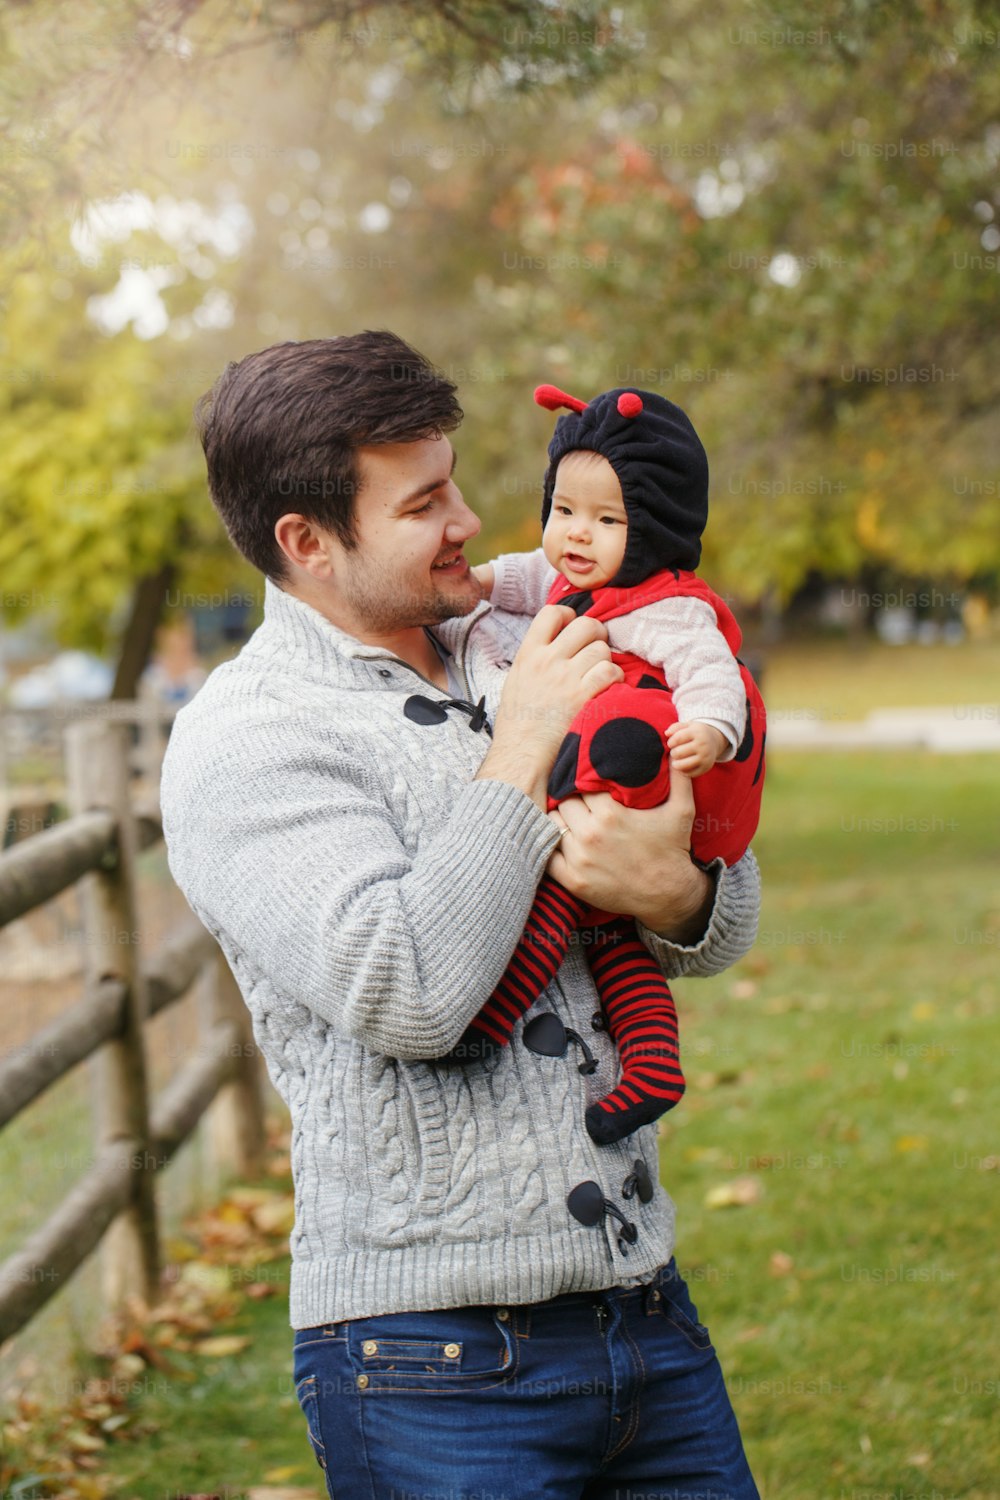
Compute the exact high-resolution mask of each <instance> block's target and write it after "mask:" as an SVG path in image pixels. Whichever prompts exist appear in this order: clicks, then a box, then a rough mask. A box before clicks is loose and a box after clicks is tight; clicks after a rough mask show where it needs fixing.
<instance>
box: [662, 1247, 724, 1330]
mask: <svg viewBox="0 0 1000 1500" xmlns="http://www.w3.org/2000/svg"><path fill="white" fill-rule="evenodd" d="M659 1286H660V1294H661V1302H660V1306H661V1308H662V1310H663V1316H664V1317H665V1318H666V1319H667V1321H668V1322H670V1323H672V1324H673V1325H674V1327H675V1328H676V1329H677V1330H678V1331H679V1332H680V1333H682V1334H683V1335H684V1337H685V1338H686V1339H687V1341H688V1343H689V1344H691V1345H692V1346H693V1347H694V1348H695V1349H711V1347H712V1335H711V1334H710V1333H709V1331H708V1329H707V1328H706V1327H705V1325H704V1323H701V1322H699V1321H698V1309H697V1308H696V1307H695V1305H694V1303H693V1302H692V1300H691V1293H690V1292H689V1291H688V1289H687V1283H686V1282H685V1280H684V1278H683V1277H682V1276H681V1274H680V1272H679V1271H678V1270H677V1268H676V1266H675V1265H674V1263H673V1261H671V1262H670V1265H669V1266H668V1267H667V1269H666V1270H665V1271H664V1273H663V1274H662V1276H661V1277H660V1283H659Z"/></svg>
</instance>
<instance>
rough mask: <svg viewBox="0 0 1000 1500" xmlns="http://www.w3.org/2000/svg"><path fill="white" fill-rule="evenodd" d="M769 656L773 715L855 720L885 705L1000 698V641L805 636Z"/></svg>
mask: <svg viewBox="0 0 1000 1500" xmlns="http://www.w3.org/2000/svg"><path fill="white" fill-rule="evenodd" d="M763 655H764V663H765V665H764V676H763V680H762V689H763V693H764V699H765V702H766V703H767V706H768V708H769V709H770V710H771V712H773V713H778V712H783V713H789V712H794V710H796V709H810V710H812V711H814V712H816V713H819V714H820V715H821V716H825V717H827V718H830V719H848V720H851V719H863V718H865V717H866V715H867V714H869V713H870V712H871V711H872V709H877V708H911V707H912V708H926V707H934V706H937V705H939V704H940V705H949V704H967V703H993V704H996V703H998V701H1000V691H998V688H997V683H998V682H1000V641H963V642H962V643H961V644H960V645H957V646H947V645H942V644H934V645H928V646H886V645H883V644H882V642H881V641H879V640H877V639H870V638H867V637H865V638H862V639H860V640H858V641H851V640H829V641H824V640H813V639H804V640H802V641H801V642H795V641H786V642H782V643H781V644H780V645H776V646H772V647H770V648H768V649H766V650H765V651H764V653H763Z"/></svg>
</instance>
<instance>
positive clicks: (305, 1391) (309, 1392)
mask: <svg viewBox="0 0 1000 1500" xmlns="http://www.w3.org/2000/svg"><path fill="white" fill-rule="evenodd" d="M295 1394H296V1396H297V1398H298V1403H299V1405H300V1406H301V1408H302V1415H303V1416H304V1417H305V1419H306V1431H307V1432H308V1434H309V1443H310V1446H311V1448H312V1451H313V1453H314V1454H315V1456H316V1462H317V1463H318V1464H319V1466H320V1468H321V1469H323V1470H324V1472H325V1470H326V1448H325V1447H324V1445H323V1438H322V1435H321V1432H320V1423H319V1398H318V1396H317V1391H316V1376H315V1375H305V1376H303V1378H302V1379H301V1380H300V1381H299V1382H298V1384H297V1385H296V1387H295Z"/></svg>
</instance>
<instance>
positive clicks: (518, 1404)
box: [294, 1260, 759, 1500]
mask: <svg viewBox="0 0 1000 1500" xmlns="http://www.w3.org/2000/svg"><path fill="white" fill-rule="evenodd" d="M294 1372H295V1390H296V1395H297V1396H298V1399H299V1404H300V1405H301V1407H302V1410H303V1413H304V1414H305V1418H306V1423H307V1426H308V1429H309V1440H310V1442H311V1444H312V1448H313V1452H314V1453H315V1455H316V1458H317V1460H318V1462H319V1464H320V1466H321V1467H322V1468H323V1470H324V1472H325V1476H326V1485H327V1490H328V1492H329V1494H330V1495H331V1496H332V1497H333V1500H539V1497H543V1496H544V1497H545V1500H759V1497H758V1492H757V1487H756V1485H755V1484H754V1482H753V1478H752V1477H751V1474H750V1469H749V1467H748V1465H747V1461H746V1457H745V1456H744V1453H743V1444H742V1441H741V1439H740V1433H739V1428H738V1427H737V1425H736V1418H735V1416H734V1414H733V1409H732V1407H731V1405H730V1403H729V1397H728V1395H727V1393H726V1388H725V1384H724V1383H723V1379H722V1371H721V1369H720V1368H719V1362H718V1359H717V1358H716V1355H715V1350H714V1349H713V1348H712V1342H711V1339H710V1338H709V1334H708V1329H707V1328H705V1327H703V1326H702V1324H701V1323H700V1322H699V1321H698V1312H697V1309H696V1308H695V1306H694V1304H693V1303H692V1301H691V1298H690V1296H689V1295H688V1290H687V1287H686V1286H685V1284H684V1280H683V1278H682V1277H681V1276H680V1274H679V1273H678V1271H677V1268H676V1266H675V1264H674V1262H673V1260H671V1261H670V1262H669V1264H668V1265H666V1266H663V1267H661V1268H660V1270H659V1271H658V1272H657V1273H656V1275H655V1276H654V1277H652V1278H650V1280H649V1282H648V1283H647V1284H646V1285H645V1286H641V1287H619V1288H613V1289H611V1290H609V1291H604V1292H570V1293H567V1294H566V1295H565V1296H561V1297H553V1298H551V1299H550V1300H549V1301H547V1302H534V1303H521V1304H512V1305H511V1306H509V1307H493V1306H482V1307H457V1308H446V1309H442V1310H440V1311H434V1312H401V1313H388V1314H386V1315H384V1316H381V1317H375V1318H355V1319H351V1320H350V1321H348V1322H343V1323H332V1324H328V1325H326V1326H325V1327H318V1328H301V1329H298V1330H297V1331H296V1333H295V1356H294Z"/></svg>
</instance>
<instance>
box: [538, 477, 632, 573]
mask: <svg viewBox="0 0 1000 1500" xmlns="http://www.w3.org/2000/svg"><path fill="white" fill-rule="evenodd" d="M627 538H628V516H627V515H626V512H625V502H624V500H623V499H622V487H621V485H620V484H619V482H618V475H617V474H616V473H615V471H614V469H613V468H612V467H611V465H610V464H609V463H608V461H607V459H606V458H602V457H601V455H600V454H599V453H591V452H589V451H581V452H578V453H567V455H566V457H565V458H564V459H562V460H560V463H559V467H558V469H557V470H556V482H555V488H554V489H553V491H552V509H551V511H550V512H549V519H548V520H547V521H546V523H545V530H544V532H543V533H542V550H543V551H544V553H545V556H546V557H547V558H548V560H549V562H550V563H551V564H552V566H553V567H554V568H555V569H557V571H558V572H560V573H562V575H563V577H564V578H568V579H569V581H570V583H572V584H575V585H576V586H577V587H579V588H587V589H592V588H598V587H599V586H600V585H601V584H602V583H608V582H609V581H610V580H611V579H612V578H614V576H615V574H616V573H617V572H618V569H619V568H620V567H621V565H622V558H623V557H624V556H625V542H626V540H627Z"/></svg>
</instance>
